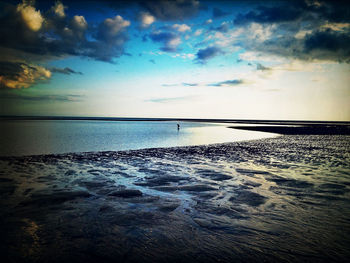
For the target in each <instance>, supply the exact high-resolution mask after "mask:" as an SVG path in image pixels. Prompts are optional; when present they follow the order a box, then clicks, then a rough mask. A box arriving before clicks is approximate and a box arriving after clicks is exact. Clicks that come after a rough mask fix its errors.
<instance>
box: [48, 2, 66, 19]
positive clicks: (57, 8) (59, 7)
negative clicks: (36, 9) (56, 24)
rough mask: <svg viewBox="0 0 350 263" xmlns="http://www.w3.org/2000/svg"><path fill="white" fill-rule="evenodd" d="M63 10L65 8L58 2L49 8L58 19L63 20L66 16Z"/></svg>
mask: <svg viewBox="0 0 350 263" xmlns="http://www.w3.org/2000/svg"><path fill="white" fill-rule="evenodd" d="M64 9H66V7H65V6H64V5H63V4H62V3H61V2H60V1H57V2H56V3H55V5H54V6H53V7H52V8H51V10H52V11H53V13H54V14H55V15H56V16H58V17H60V18H64V17H65V16H66V14H65V12H64Z"/></svg>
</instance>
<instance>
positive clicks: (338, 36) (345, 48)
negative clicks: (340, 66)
mask: <svg viewBox="0 0 350 263" xmlns="http://www.w3.org/2000/svg"><path fill="white" fill-rule="evenodd" d="M304 50H305V53H306V54H310V55H311V56H312V57H313V58H318V59H326V60H327V59H329V60H338V61H341V62H343V61H345V62H348V63H349V62H350V31H349V30H348V31H346V32H339V31H334V30H331V29H329V28H328V29H326V30H324V31H315V32H313V33H312V34H307V35H306V36H305V41H304Z"/></svg>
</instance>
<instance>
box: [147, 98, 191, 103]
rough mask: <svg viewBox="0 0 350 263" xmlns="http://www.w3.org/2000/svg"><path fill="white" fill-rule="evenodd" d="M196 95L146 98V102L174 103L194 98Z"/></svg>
mask: <svg viewBox="0 0 350 263" xmlns="http://www.w3.org/2000/svg"><path fill="white" fill-rule="evenodd" d="M193 98H194V96H183V97H165V98H154V99H148V100H145V101H146V102H154V103H172V102H179V101H184V100H190V99H193Z"/></svg>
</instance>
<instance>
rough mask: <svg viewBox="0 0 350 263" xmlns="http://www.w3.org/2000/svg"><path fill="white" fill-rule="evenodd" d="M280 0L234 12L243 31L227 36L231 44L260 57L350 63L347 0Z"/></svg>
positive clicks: (349, 10)
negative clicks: (238, 12) (230, 36)
mask: <svg viewBox="0 0 350 263" xmlns="http://www.w3.org/2000/svg"><path fill="white" fill-rule="evenodd" d="M281 3H282V4H281ZM281 3H279V4H277V5H268V6H259V7H257V8H255V9H254V10H251V11H249V12H247V13H245V14H238V15H237V16H236V18H235V20H234V23H235V24H236V27H238V28H240V29H243V31H242V32H241V33H240V34H239V35H238V36H236V37H232V38H231V39H229V42H230V43H231V45H233V46H239V47H241V48H244V49H245V50H246V51H248V52H255V53H260V54H261V55H262V57H267V56H278V57H280V58H286V59H299V60H304V61H317V60H324V61H335V62H346V63H350V44H349V43H350V42H349V41H350V37H349V36H350V4H349V2H346V1H339V2H338V1H334V2H332V1H301V0H300V1H296V2H294V1H293V3H292V2H281ZM237 30H238V29H236V30H235V32H237ZM229 34H233V30H229Z"/></svg>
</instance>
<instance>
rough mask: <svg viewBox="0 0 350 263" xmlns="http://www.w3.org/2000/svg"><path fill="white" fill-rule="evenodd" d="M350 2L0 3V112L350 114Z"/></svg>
mask: <svg viewBox="0 0 350 263" xmlns="http://www.w3.org/2000/svg"><path fill="white" fill-rule="evenodd" d="M349 63H350V4H349V2H348V1H344V2H342V1H321V0H316V1H315V0H303V1H204V0H203V1H200V0H177V1H169V0H153V1H137V0H135V1H119V2H118V1H113V2H111V1H65V0H62V1H52V2H51V1H39V0H37V1H1V2H0V115H41V116H48V115H53V116H57V115H60V116H116V117H184V118H186V117H187V118H240V119H242V118H245V119H286V120H348V121H349V120H350V103H349V102H350V66H349V65H350V64H349Z"/></svg>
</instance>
